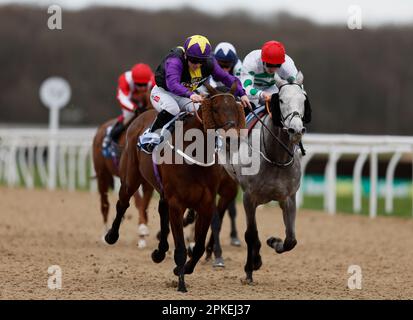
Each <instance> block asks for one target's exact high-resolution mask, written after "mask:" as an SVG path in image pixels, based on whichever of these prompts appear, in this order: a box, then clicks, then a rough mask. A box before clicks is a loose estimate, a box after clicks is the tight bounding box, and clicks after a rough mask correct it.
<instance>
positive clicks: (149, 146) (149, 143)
mask: <svg viewBox="0 0 413 320" xmlns="http://www.w3.org/2000/svg"><path fill="white" fill-rule="evenodd" d="M162 140H163V139H162V137H160V136H159V134H157V133H156V132H150V129H149V128H148V129H146V130H145V132H144V133H143V134H142V135H141V136H140V137H139V141H138V147H139V149H141V150H142V151H144V152H145V153H148V154H151V153H152V152H153V150H154V149H155V147H156V146H157V145H159V144H160V143H161V142H162Z"/></svg>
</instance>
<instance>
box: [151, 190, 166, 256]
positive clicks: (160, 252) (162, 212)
mask: <svg viewBox="0 0 413 320" xmlns="http://www.w3.org/2000/svg"><path fill="white" fill-rule="evenodd" d="M158 212H159V220H160V224H161V230H160V231H159V244H158V249H155V250H154V251H153V252H152V260H153V262H155V263H159V262H162V261H163V260H164V259H165V253H166V252H167V251H168V250H169V244H168V235H169V209H168V203H167V202H166V200H165V199H164V198H161V199H160V200H159V205H158Z"/></svg>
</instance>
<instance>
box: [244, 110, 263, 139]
mask: <svg viewBox="0 0 413 320" xmlns="http://www.w3.org/2000/svg"><path fill="white" fill-rule="evenodd" d="M254 112H255V114H257V115H258V117H260V119H261V118H263V117H264V116H265V115H266V113H267V110H266V108H265V105H264V106H259V107H258V108H256V109H255V110H254ZM245 122H246V123H247V129H248V133H250V131H251V130H252V128H254V126H255V124H256V123H257V122H258V119H257V117H256V116H255V115H254V114H253V113H252V112H250V113H249V114H248V115H247V116H246V117H245Z"/></svg>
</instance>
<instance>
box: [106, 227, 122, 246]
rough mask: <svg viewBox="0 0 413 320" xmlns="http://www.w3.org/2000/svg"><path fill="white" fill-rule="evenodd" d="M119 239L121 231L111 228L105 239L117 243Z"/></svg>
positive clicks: (107, 241)
mask: <svg viewBox="0 0 413 320" xmlns="http://www.w3.org/2000/svg"><path fill="white" fill-rule="evenodd" d="M118 239H119V233H118V232H116V231H113V230H112V229H110V230H109V231H108V233H107V234H106V236H105V241H106V243H107V244H115V243H116V241H118Z"/></svg>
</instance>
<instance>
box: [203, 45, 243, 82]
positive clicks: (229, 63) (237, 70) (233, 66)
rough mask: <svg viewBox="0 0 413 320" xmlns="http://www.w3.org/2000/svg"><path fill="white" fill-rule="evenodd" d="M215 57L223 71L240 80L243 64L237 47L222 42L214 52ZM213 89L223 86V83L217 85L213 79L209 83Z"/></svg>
mask: <svg viewBox="0 0 413 320" xmlns="http://www.w3.org/2000/svg"><path fill="white" fill-rule="evenodd" d="M214 57H215V59H216V60H217V62H218V64H219V65H220V67H221V68H222V70H224V71H226V72H228V73H229V74H232V75H233V76H236V77H237V78H240V76H241V68H242V62H241V60H240V59H239V58H238V56H237V51H236V50H235V47H234V46H233V45H232V44H231V43H229V42H220V43H219V44H218V45H217V46H216V47H215V50H214ZM209 83H210V85H211V86H213V87H218V86H222V85H223V84H222V83H216V82H215V81H214V80H213V79H210V81H209Z"/></svg>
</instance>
